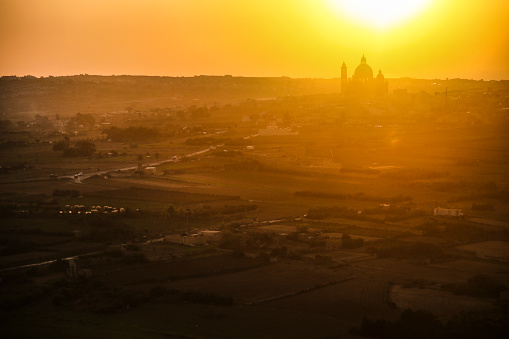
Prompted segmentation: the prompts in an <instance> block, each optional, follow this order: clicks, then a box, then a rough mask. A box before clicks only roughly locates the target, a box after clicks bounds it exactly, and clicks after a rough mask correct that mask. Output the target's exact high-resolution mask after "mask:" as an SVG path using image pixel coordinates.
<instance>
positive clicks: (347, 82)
mask: <svg viewBox="0 0 509 339" xmlns="http://www.w3.org/2000/svg"><path fill="white" fill-rule="evenodd" d="M388 91H389V83H388V82H387V81H386V80H385V77H384V75H383V74H382V70H379V71H378V75H377V76H376V78H375V77H373V69H372V68H371V66H369V65H368V64H367V63H366V57H365V56H364V55H362V58H361V64H360V65H359V66H357V68H355V72H354V74H353V76H352V78H351V79H348V74H347V67H346V64H345V62H344V61H343V65H342V66H341V93H342V94H343V95H345V96H355V97H375V96H384V95H387V93H388Z"/></svg>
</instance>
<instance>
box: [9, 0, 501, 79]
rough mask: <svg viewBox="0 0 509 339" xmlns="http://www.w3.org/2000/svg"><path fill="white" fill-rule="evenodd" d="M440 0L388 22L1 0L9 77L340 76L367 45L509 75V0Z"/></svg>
mask: <svg viewBox="0 0 509 339" xmlns="http://www.w3.org/2000/svg"><path fill="white" fill-rule="evenodd" d="M380 1H384V0H380ZM407 1H411V0H407ZM429 2H430V4H429V6H427V7H426V8H425V9H424V10H422V11H420V12H418V13H417V14H415V16H413V17H411V19H408V21H406V22H401V23H399V24H396V25H393V26H391V27H388V28H387V27H386V28H380V27H376V26H374V25H371V24H370V23H366V22H362V21H360V20H358V19H357V18H355V17H352V15H350V14H347V13H345V12H341V9H340V8H339V6H331V0H246V1H244V0H139V1H135V0H0V50H1V51H2V52H1V56H0V75H18V76H23V75H27V74H31V75H35V76H48V75H55V76H57V75H73V74H81V73H88V74H103V75H111V74H116V75H119V74H131V75H168V76H193V75H200V74H207V75H224V74H231V75H238V76H289V77H314V78H333V77H339V75H340V66H341V63H342V62H343V61H345V62H346V64H347V65H348V66H349V75H351V72H353V69H354V68H355V67H356V66H357V65H358V63H359V61H360V57H361V56H362V54H363V53H365V55H366V58H367V61H368V64H370V65H371V66H372V67H373V69H374V70H376V71H377V70H378V69H379V68H381V69H382V70H383V72H384V74H385V75H386V77H401V76H408V77H413V78H468V79H485V80H488V79H509V23H508V22H509V19H508V18H509V1H508V0H429Z"/></svg>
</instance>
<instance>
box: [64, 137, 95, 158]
mask: <svg viewBox="0 0 509 339" xmlns="http://www.w3.org/2000/svg"><path fill="white" fill-rule="evenodd" d="M94 153H95V144H94V143H93V142H92V141H87V140H82V141H78V142H76V144H75V145H74V147H71V148H66V149H64V150H63V153H62V155H63V156H64V157H89V156H91V155H92V154H94Z"/></svg>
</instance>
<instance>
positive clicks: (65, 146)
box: [53, 136, 71, 152]
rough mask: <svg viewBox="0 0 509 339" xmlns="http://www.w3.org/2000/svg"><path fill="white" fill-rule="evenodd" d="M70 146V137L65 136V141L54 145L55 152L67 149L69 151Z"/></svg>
mask: <svg viewBox="0 0 509 339" xmlns="http://www.w3.org/2000/svg"><path fill="white" fill-rule="evenodd" d="M70 145H71V141H70V140H69V137H68V136H65V137H64V140H60V141H57V142H56V143H55V144H54V145H53V151H55V152H58V151H63V150H65V149H68V148H69V147H70Z"/></svg>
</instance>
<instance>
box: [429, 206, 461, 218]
mask: <svg viewBox="0 0 509 339" xmlns="http://www.w3.org/2000/svg"><path fill="white" fill-rule="evenodd" d="M433 215H434V216H437V215H449V216H453V217H461V216H463V210H460V209H457V208H440V207H437V208H435V209H434V210H433Z"/></svg>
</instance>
